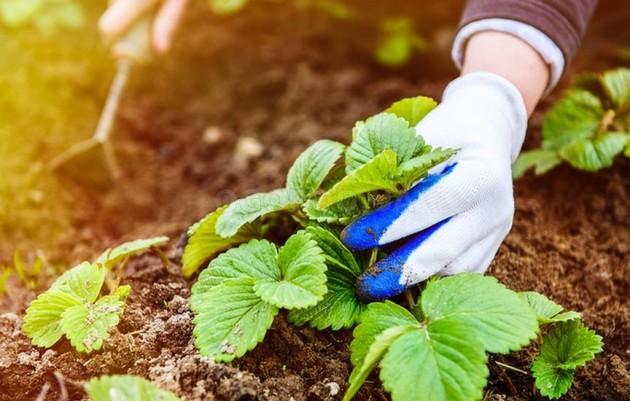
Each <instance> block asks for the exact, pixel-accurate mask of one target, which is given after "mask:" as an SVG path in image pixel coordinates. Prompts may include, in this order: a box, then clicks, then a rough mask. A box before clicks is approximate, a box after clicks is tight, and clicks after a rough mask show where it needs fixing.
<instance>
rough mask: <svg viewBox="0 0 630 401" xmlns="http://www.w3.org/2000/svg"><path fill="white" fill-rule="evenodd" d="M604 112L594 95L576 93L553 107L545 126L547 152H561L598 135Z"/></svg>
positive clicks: (572, 93) (567, 95)
mask: <svg viewBox="0 0 630 401" xmlns="http://www.w3.org/2000/svg"><path fill="white" fill-rule="evenodd" d="M603 115H604V110H603V108H602V104H601V102H600V100H599V98H598V97H597V96H595V95H593V94H592V93H590V92H588V91H585V90H582V89H573V90H570V91H568V92H567V93H566V95H565V96H564V97H563V98H562V99H561V100H559V101H558V102H557V103H556V104H554V105H553V107H552V108H551V110H550V111H549V113H547V115H546V116H545V119H544V120H543V126H542V136H543V148H544V149H560V148H562V147H564V146H566V145H568V144H570V143H572V142H574V141H577V140H580V139H588V138H591V137H593V135H595V133H596V132H597V128H598V127H599V125H600V121H601V119H602V117H603Z"/></svg>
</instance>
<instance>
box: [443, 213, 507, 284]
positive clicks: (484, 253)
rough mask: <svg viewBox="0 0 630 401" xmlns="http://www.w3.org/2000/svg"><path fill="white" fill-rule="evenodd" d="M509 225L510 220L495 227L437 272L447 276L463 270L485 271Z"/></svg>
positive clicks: (471, 271) (472, 271)
mask: <svg viewBox="0 0 630 401" xmlns="http://www.w3.org/2000/svg"><path fill="white" fill-rule="evenodd" d="M511 227H512V224H511V222H507V223H506V224H502V225H501V226H499V227H497V228H496V229H495V230H494V231H492V232H491V233H490V234H489V235H488V236H486V238H483V239H482V240H481V241H479V242H477V243H476V244H474V245H473V246H472V247H470V249H468V250H466V251H464V252H463V253H462V254H461V255H459V256H458V257H457V258H456V259H455V260H453V261H452V262H451V263H450V264H449V265H448V266H446V267H445V268H444V269H442V270H440V272H439V273H438V274H439V275H441V276H448V275H451V274H457V273H463V272H470V273H485V271H486V270H488V267H489V266H490V263H491V262H492V260H493V259H494V256H495V255H496V254H497V251H498V250H499V247H500V246H501V243H502V242H503V239H504V238H505V237H506V236H507V234H508V232H509V231H510V228H511Z"/></svg>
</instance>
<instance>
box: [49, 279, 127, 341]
mask: <svg viewBox="0 0 630 401" xmlns="http://www.w3.org/2000/svg"><path fill="white" fill-rule="evenodd" d="M130 289H131V288H130V287H129V286H121V287H119V288H118V289H117V290H116V292H115V293H113V294H111V295H107V296H104V297H102V298H100V299H99V300H98V301H96V302H95V303H93V304H80V305H75V306H72V307H69V308H67V309H66V310H65V311H64V312H63V313H62V314H61V318H62V320H61V329H62V330H63V332H64V334H65V335H66V337H68V339H69V340H70V344H72V346H73V347H74V348H75V349H76V350H77V351H79V352H91V351H95V350H98V349H100V348H101V347H102V346H103V341H104V340H105V339H106V338H107V337H109V330H111V329H112V328H113V327H115V326H116V325H117V324H118V322H119V320H120V315H121V314H122V312H123V309H124V306H125V299H126V298H127V296H128V295H129V291H130Z"/></svg>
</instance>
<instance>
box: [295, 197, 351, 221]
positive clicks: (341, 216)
mask: <svg viewBox="0 0 630 401" xmlns="http://www.w3.org/2000/svg"><path fill="white" fill-rule="evenodd" d="M302 210H303V211H304V213H305V214H306V216H307V217H308V218H309V220H314V221H316V222H318V223H328V224H343V225H345V224H348V223H350V222H351V221H352V220H354V219H355V218H356V217H358V216H359V214H360V213H361V206H360V204H359V202H358V201H357V200H356V199H346V200H344V201H341V202H338V203H335V204H333V205H331V206H330V207H327V208H325V209H322V208H320V207H318V206H317V201H316V200H315V199H309V200H308V201H306V202H305V203H304V204H303V205H302Z"/></svg>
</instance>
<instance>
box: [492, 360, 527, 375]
mask: <svg viewBox="0 0 630 401" xmlns="http://www.w3.org/2000/svg"><path fill="white" fill-rule="evenodd" d="M494 363H496V364H497V365H499V366H501V367H504V368H506V369H510V370H513V371H515V372H518V373H522V374H524V375H528V374H529V373H527V372H526V371H524V370H523V369H519V368H516V367H514V366H512V365H508V364H507V363H503V362H499V361H494Z"/></svg>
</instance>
